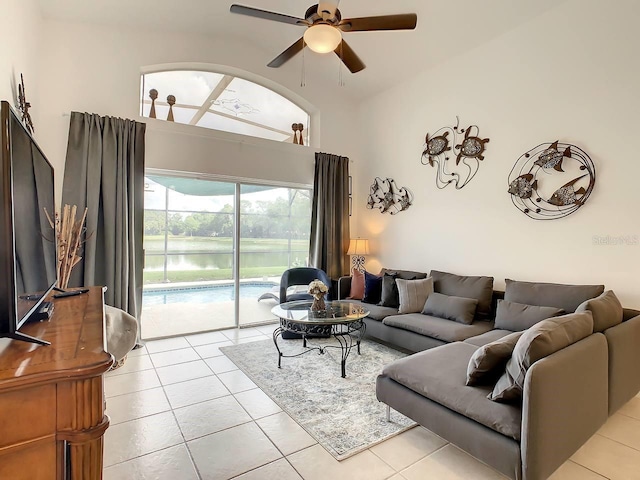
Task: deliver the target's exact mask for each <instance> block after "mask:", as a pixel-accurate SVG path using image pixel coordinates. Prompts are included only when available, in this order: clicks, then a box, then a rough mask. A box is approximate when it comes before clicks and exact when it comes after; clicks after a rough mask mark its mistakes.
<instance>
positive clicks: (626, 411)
mask: <svg viewBox="0 0 640 480" xmlns="http://www.w3.org/2000/svg"><path fill="white" fill-rule="evenodd" d="M618 413H621V414H622V415H626V416H627V417H632V418H635V419H636V420H640V397H633V398H632V399H631V400H629V401H628V402H627V403H626V404H625V405H623V406H622V408H620V410H618Z"/></svg>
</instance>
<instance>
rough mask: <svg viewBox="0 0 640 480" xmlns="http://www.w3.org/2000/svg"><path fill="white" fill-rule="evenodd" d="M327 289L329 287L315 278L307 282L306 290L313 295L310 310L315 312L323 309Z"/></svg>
mask: <svg viewBox="0 0 640 480" xmlns="http://www.w3.org/2000/svg"><path fill="white" fill-rule="evenodd" d="M328 291H329V287H327V286H326V285H325V284H324V283H322V281H320V280H318V279H317V278H316V279H315V280H314V281H313V282H311V283H310V284H309V289H308V290H307V292H308V293H310V294H311V295H313V304H312V305H311V310H312V311H314V312H317V311H322V310H325V308H326V306H325V304H324V296H325V295H326V294H327V292H328Z"/></svg>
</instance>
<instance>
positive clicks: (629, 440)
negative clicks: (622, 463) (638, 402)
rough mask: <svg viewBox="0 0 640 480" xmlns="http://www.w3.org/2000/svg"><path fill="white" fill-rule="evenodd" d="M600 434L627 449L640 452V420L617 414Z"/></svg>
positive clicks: (610, 418) (608, 421)
mask: <svg viewBox="0 0 640 480" xmlns="http://www.w3.org/2000/svg"><path fill="white" fill-rule="evenodd" d="M598 433H599V434H600V435H602V436H603V437H607V438H610V439H611V440H615V441H616V442H619V443H622V444H623V445H626V446H627V447H631V448H635V449H636V450H640V420H636V419H635V418H631V417H627V416H626V415H621V414H619V413H615V414H613V415H612V416H611V417H609V420H607V423H605V424H604V425H603V426H602V427H601V428H600V430H598Z"/></svg>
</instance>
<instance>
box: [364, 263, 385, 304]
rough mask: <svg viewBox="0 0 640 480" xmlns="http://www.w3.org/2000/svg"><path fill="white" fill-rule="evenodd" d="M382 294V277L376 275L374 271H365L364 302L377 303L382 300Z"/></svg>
mask: <svg viewBox="0 0 640 480" xmlns="http://www.w3.org/2000/svg"><path fill="white" fill-rule="evenodd" d="M381 294H382V277H379V276H377V275H374V274H373V273H369V272H367V271H365V272H364V298H363V299H362V301H363V302H364V303H374V304H377V303H378V302H380V295H381Z"/></svg>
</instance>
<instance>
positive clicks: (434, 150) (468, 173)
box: [421, 117, 489, 190]
mask: <svg viewBox="0 0 640 480" xmlns="http://www.w3.org/2000/svg"><path fill="white" fill-rule="evenodd" d="M479 133H480V132H479V129H478V126H477V125H471V126H469V127H467V128H466V129H465V128H460V119H459V118H458V117H456V125H455V126H454V127H442V128H441V129H440V130H438V131H436V132H435V133H434V134H433V135H432V136H429V134H428V133H427V135H426V137H425V146H424V150H423V152H422V159H421V163H422V164H423V165H427V164H428V165H430V166H432V167H436V168H437V172H436V186H437V187H438V188H439V189H441V190H442V189H444V188H446V187H447V186H448V185H450V184H454V186H455V187H456V189H457V190H460V189H461V188H463V187H464V186H465V185H467V184H468V183H469V182H470V181H471V180H472V179H473V177H475V176H476V173H478V169H479V168H480V160H484V155H483V153H484V150H485V144H486V143H488V142H489V139H488V138H484V139H483V138H480V137H479V136H478V135H479ZM463 134H464V137H463V138H462V139H461V140H460V141H458V137H459V136H461V135H463ZM449 135H451V137H449ZM450 141H451V142H452V143H453V145H454V147H453V152H452V154H453V155H455V156H456V157H455V158H456V165H455V167H453V168H454V170H452V167H451V165H450V163H449V160H450V156H449V155H450V154H448V153H447V152H451V151H452V148H451V146H450V144H449V142H450ZM458 142H459V143H458ZM460 161H462V164H463V165H464V166H465V167H466V168H464V169H462V170H458V171H456V168H457V167H459V165H460Z"/></svg>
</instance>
